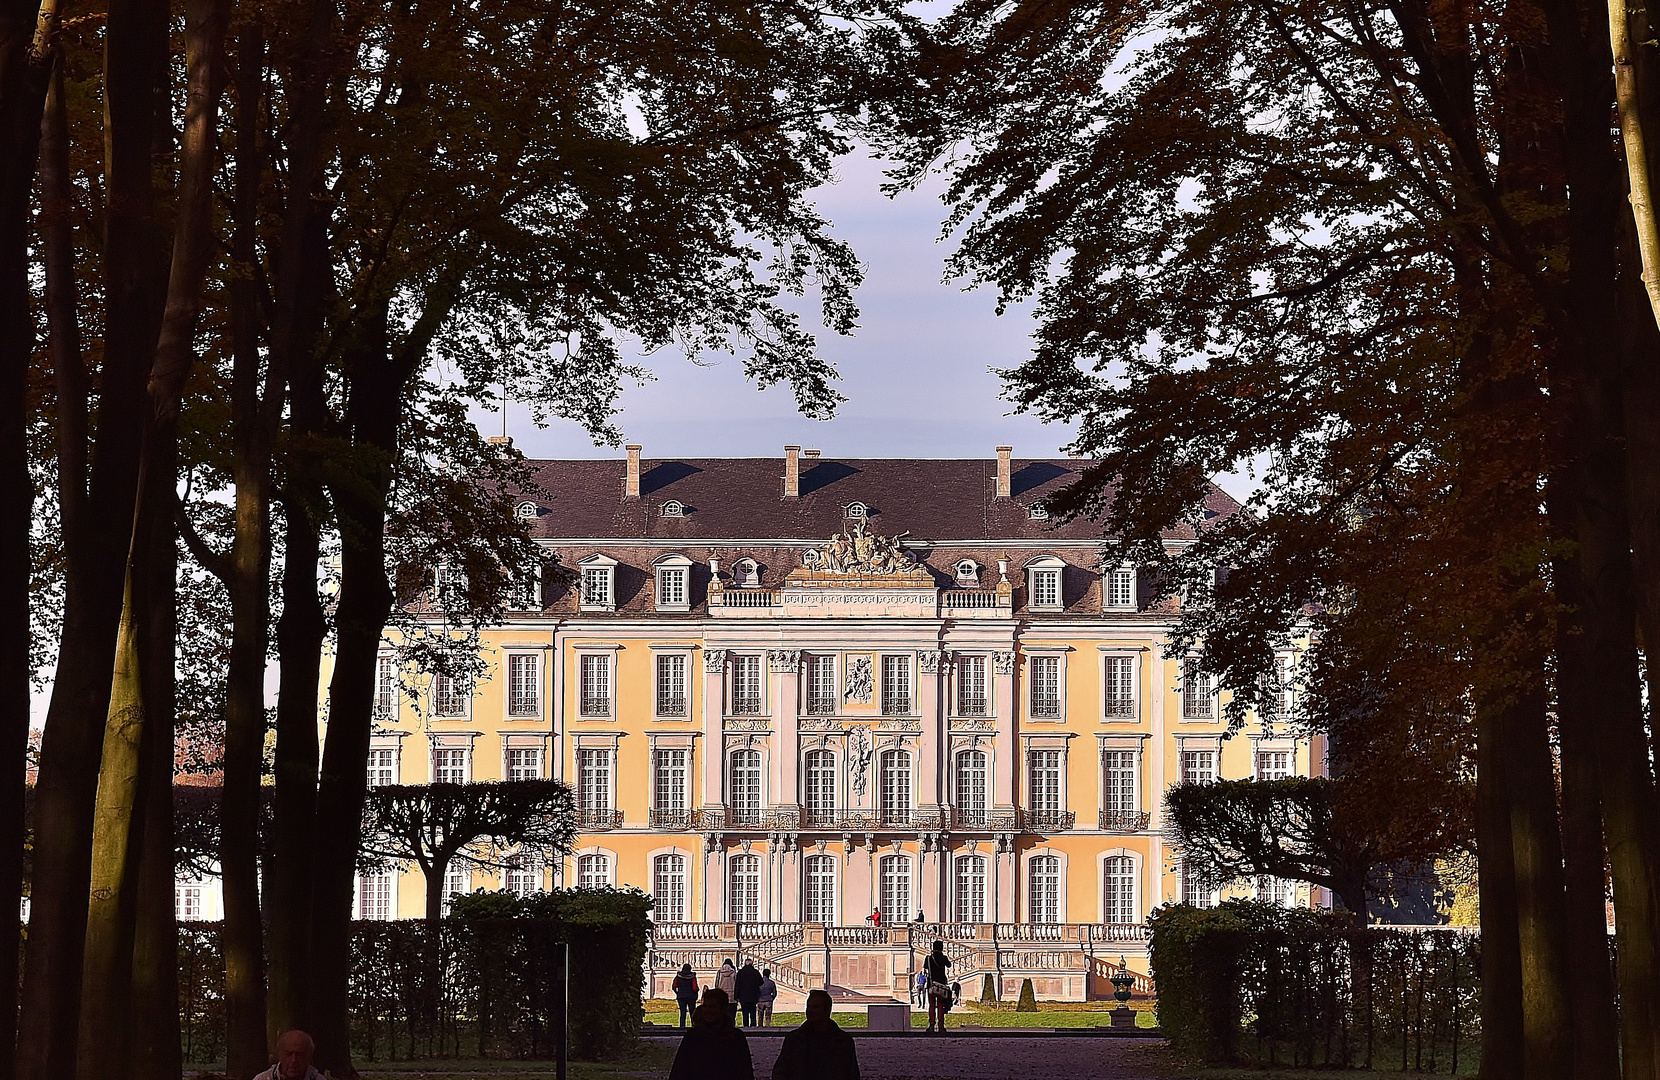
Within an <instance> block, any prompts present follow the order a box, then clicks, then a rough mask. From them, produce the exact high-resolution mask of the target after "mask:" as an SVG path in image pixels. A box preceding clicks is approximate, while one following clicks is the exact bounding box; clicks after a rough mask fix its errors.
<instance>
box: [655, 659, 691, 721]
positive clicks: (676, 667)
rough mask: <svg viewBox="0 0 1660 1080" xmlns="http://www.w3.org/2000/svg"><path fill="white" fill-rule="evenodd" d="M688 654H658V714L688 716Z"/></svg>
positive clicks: (689, 706)
mask: <svg viewBox="0 0 1660 1080" xmlns="http://www.w3.org/2000/svg"><path fill="white" fill-rule="evenodd" d="M690 708H691V705H690V703H689V702H688V701H687V700H686V656H685V654H684V653H658V654H657V715H658V716H681V717H683V716H687V715H689V710H690Z"/></svg>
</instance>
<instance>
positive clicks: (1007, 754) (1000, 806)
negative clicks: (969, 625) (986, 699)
mask: <svg viewBox="0 0 1660 1080" xmlns="http://www.w3.org/2000/svg"><path fill="white" fill-rule="evenodd" d="M992 659H993V662H994V665H995V667H996V673H997V678H996V682H997V734H996V735H995V736H994V737H993V740H992V746H993V748H994V749H995V751H996V753H995V757H996V759H997V762H996V769H995V770H994V773H993V775H992V776H991V778H990V779H991V785H992V796H991V805H992V809H994V810H1012V809H1013V808H1014V807H1015V806H1017V805H1018V804H1019V802H1020V736H1019V732H1020V714H1019V701H1020V698H1019V695H1018V694H1017V693H1016V692H1015V690H1016V688H1015V683H1016V681H1017V676H1016V674H1015V672H1016V670H1017V669H1018V667H1019V664H1018V661H1017V654H1016V653H1015V652H1014V650H1012V649H1010V650H1009V651H1007V652H998V653H995V654H993V657H992Z"/></svg>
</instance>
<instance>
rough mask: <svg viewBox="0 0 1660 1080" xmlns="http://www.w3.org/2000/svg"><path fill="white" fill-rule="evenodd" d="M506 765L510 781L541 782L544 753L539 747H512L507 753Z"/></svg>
mask: <svg viewBox="0 0 1660 1080" xmlns="http://www.w3.org/2000/svg"><path fill="white" fill-rule="evenodd" d="M506 764H507V778H508V779H509V780H540V779H541V778H542V751H541V750H540V749H538V748H537V747H534V746H519V747H510V748H509V749H508V751H507V762H506Z"/></svg>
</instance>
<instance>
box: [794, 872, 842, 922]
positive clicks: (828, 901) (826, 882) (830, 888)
mask: <svg viewBox="0 0 1660 1080" xmlns="http://www.w3.org/2000/svg"><path fill="white" fill-rule="evenodd" d="M802 874H803V878H802V897H801V918H802V921H803V922H816V923H828V924H831V925H834V924H835V922H836V897H837V893H836V857H835V856H834V855H809V856H807V859H806V862H805V864H804V867H803V870H802Z"/></svg>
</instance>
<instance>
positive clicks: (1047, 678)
mask: <svg viewBox="0 0 1660 1080" xmlns="http://www.w3.org/2000/svg"><path fill="white" fill-rule="evenodd" d="M1031 675H1032V715H1033V716H1034V717H1038V718H1040V719H1045V720H1053V719H1055V718H1057V717H1059V716H1060V715H1061V658H1060V657H1058V656H1034V657H1032V663H1031Z"/></svg>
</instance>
